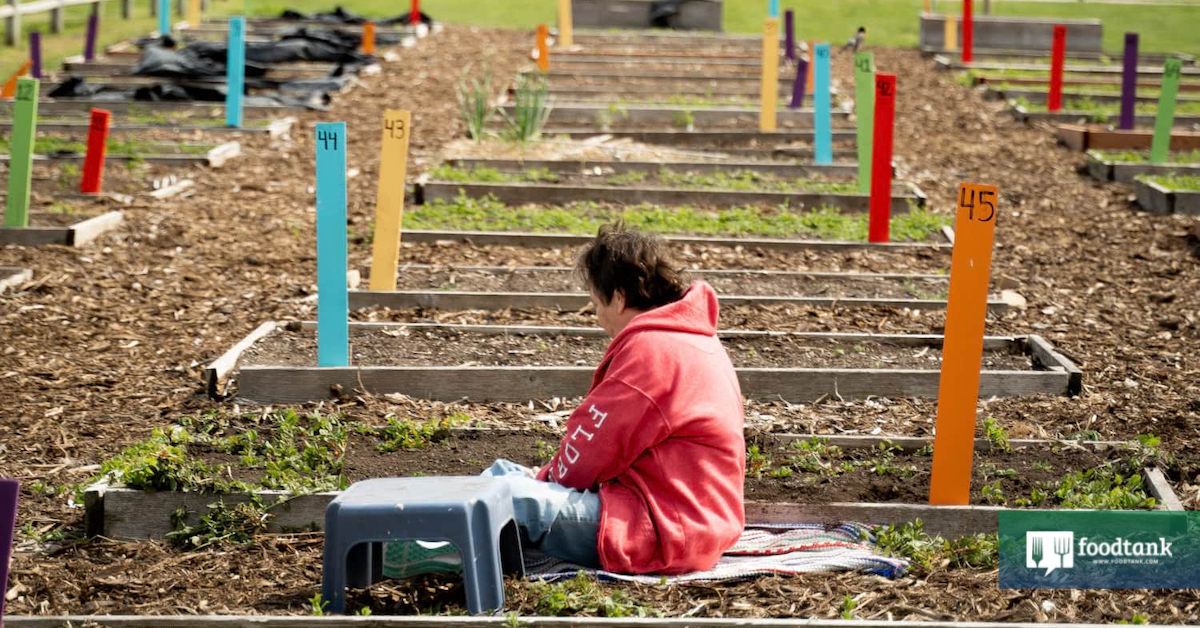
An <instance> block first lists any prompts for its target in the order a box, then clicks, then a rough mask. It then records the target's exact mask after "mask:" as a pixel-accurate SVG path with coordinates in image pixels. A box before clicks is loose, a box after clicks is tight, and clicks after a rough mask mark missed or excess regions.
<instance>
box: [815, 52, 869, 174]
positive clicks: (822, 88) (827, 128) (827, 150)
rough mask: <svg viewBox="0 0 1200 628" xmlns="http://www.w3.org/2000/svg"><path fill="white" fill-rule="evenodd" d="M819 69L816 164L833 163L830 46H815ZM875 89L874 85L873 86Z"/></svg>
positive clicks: (817, 72)
mask: <svg viewBox="0 0 1200 628" xmlns="http://www.w3.org/2000/svg"><path fill="white" fill-rule="evenodd" d="M815 53H816V62H817V67H816V69H815V71H814V77H813V78H814V79H815V84H814V85H813V87H814V89H815V91H816V93H815V94H813V105H814V107H815V109H816V111H815V113H814V119H813V127H814V140H813V142H814V145H813V147H814V151H815V153H816V154H815V157H816V159H815V160H814V161H816V163H818V164H831V163H833V130H832V128H831V127H832V125H833V120H832V116H833V112H832V111H831V108H832V103H831V100H830V96H829V44H817V45H816V46H815ZM871 88H872V89H874V85H872V86H871Z"/></svg>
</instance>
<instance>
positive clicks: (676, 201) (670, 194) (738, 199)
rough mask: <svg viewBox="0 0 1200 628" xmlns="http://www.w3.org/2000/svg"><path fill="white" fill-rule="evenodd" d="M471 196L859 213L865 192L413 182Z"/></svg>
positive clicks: (441, 195)
mask: <svg viewBox="0 0 1200 628" xmlns="http://www.w3.org/2000/svg"><path fill="white" fill-rule="evenodd" d="M899 187H900V189H899V190H897V191H896V192H894V193H893V195H892V213H893V214H905V213H908V210H909V205H910V204H916V205H917V206H918V207H922V206H924V204H925V196H924V194H920V193H919V190H914V189H913V188H912V187H909V191H908V192H907V193H905V192H903V191H901V190H903V188H904V187H906V186H899ZM463 194H465V195H467V196H469V197H472V198H484V197H489V196H490V197H492V198H495V199H496V200H497V201H499V202H501V203H504V204H505V205H566V204H568V203H576V202H582V201H589V200H596V199H604V201H605V202H609V203H618V204H626V205H637V204H639V203H649V204H654V205H704V206H709V207H740V206H742V205H770V206H778V205H787V206H788V207H792V208H797V209H802V208H811V209H815V208H820V207H832V208H836V209H839V210H841V211H843V212H849V213H863V212H866V211H867V210H868V209H870V201H871V198H870V195H867V194H836V193H825V192H742V191H731V190H687V189H678V188H657V187H614V186H600V185H556V184H540V183H451V182H445V181H428V182H426V183H418V184H417V198H418V200H419V202H421V203H428V202H430V201H436V200H443V201H451V200H454V199H455V198H457V197H458V196H460V195H463Z"/></svg>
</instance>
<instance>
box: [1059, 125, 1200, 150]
mask: <svg viewBox="0 0 1200 628" xmlns="http://www.w3.org/2000/svg"><path fill="white" fill-rule="evenodd" d="M1055 136H1056V137H1057V138H1058V141H1059V143H1061V144H1063V145H1065V146H1067V147H1068V148H1070V149H1071V150H1075V151H1088V150H1093V149H1098V150H1130V149H1143V150H1149V149H1150V140H1151V139H1152V137H1153V133H1152V132H1150V131H1139V130H1136V129H1135V130H1132V131H1121V130H1108V129H1105V128H1102V127H1096V126H1088V125H1079V124H1059V125H1056V127H1055ZM1170 149H1171V150H1173V151H1188V150H1196V149H1200V133H1190V132H1186V131H1172V132H1171V146H1170Z"/></svg>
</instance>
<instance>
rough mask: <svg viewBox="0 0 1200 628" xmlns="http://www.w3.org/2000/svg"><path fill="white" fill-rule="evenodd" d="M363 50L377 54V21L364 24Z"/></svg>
mask: <svg viewBox="0 0 1200 628" xmlns="http://www.w3.org/2000/svg"><path fill="white" fill-rule="evenodd" d="M362 51H363V54H368V55H373V54H375V22H367V23H366V24H363V37H362Z"/></svg>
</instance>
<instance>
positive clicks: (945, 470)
mask: <svg viewBox="0 0 1200 628" xmlns="http://www.w3.org/2000/svg"><path fill="white" fill-rule="evenodd" d="M998 196H999V192H998V190H997V189H996V186H994V185H980V184H976V183H963V184H960V185H959V188H958V212H957V217H956V220H955V222H954V230H955V234H954V253H953V255H952V257H951V260H950V299H949V303H948V304H947V307H946V335H945V339H944V340H943V343H942V374H941V379H940V382H939V385H938V408H937V436H936V437H934V441H933V477H932V478H931V480H930V486H929V503H930V504H934V505H966V504H967V503H968V502H969V496H970V491H971V464H972V455H973V454H974V451H975V410H976V406H977V405H978V402H979V369H980V365H981V363H982V362H983V331H984V325H985V322H986V318H987V293H988V283H989V278H990V275H991V268H992V244H993V236H994V234H995V231H996V203H997V202H998V200H999V199H998Z"/></svg>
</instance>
